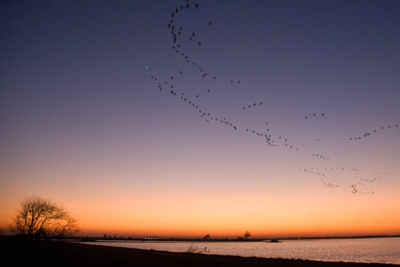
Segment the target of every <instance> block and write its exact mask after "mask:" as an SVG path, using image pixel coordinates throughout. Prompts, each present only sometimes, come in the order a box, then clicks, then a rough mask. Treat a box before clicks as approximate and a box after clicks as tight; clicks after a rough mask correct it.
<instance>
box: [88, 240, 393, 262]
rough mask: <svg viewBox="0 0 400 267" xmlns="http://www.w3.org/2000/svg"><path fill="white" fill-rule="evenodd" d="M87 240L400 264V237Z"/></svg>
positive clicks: (178, 249) (179, 249)
mask: <svg viewBox="0 0 400 267" xmlns="http://www.w3.org/2000/svg"><path fill="white" fill-rule="evenodd" d="M85 244H91V245H101V246H113V247H125V248H137V249H148V250H149V249H153V250H162V251H170V252H187V251H188V249H189V247H191V246H192V247H193V248H194V249H196V251H199V250H203V249H204V248H205V247H207V249H206V250H207V252H206V254H217V255H234V256H242V257H262V258H285V259H307V260H316V261H344V262H363V263H372V262H373V263H391V264H400V238H398V237H395V238H363V239H320V240H287V241H282V242H279V243H268V242H179V241H174V242H164V241H146V242H143V241H98V242H85Z"/></svg>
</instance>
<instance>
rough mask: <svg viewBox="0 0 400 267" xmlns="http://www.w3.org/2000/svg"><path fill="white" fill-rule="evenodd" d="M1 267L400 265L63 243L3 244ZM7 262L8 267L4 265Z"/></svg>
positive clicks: (322, 266) (18, 242)
mask: <svg viewBox="0 0 400 267" xmlns="http://www.w3.org/2000/svg"><path fill="white" fill-rule="evenodd" d="M0 251H1V254H3V255H2V256H1V257H0V264H1V266H24V265H28V264H29V265H36V266H41V267H42V266H74V267H76V266H99V267H102V266H113V267H119V266H174V267H180V266H193V267H197V266H214V267H228V266H273V267H274V266H283V267H286V266H295V267H296V266H299V267H300V266H302V267H304V266H315V267H336V266H337V267H339V266H359V267H360V266H370V267H372V266H399V265H393V264H380V263H353V262H324V261H312V260H295V259H281V258H277V259H273V258H258V257H240V256H223V255H209V254H197V253H182V252H167V251H156V250H142V249H133V248H119V247H110V246H101V245H89V244H84V243H72V242H63V241H36V242H27V241H18V240H13V239H10V238H7V239H2V240H1V241H0ZM4 263H5V264H4Z"/></svg>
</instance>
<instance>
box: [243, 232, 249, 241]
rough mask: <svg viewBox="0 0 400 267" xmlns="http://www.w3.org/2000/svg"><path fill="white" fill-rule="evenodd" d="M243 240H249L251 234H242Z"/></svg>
mask: <svg viewBox="0 0 400 267" xmlns="http://www.w3.org/2000/svg"><path fill="white" fill-rule="evenodd" d="M243 237H244V239H246V240H247V239H249V237H251V233H250V232H249V231H246V232H244V236H243Z"/></svg>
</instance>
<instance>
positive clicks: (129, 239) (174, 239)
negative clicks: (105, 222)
mask: <svg viewBox="0 0 400 267" xmlns="http://www.w3.org/2000/svg"><path fill="white" fill-rule="evenodd" d="M393 237H400V235H374V236H338V237H335V236H326V237H282V238H250V239H247V240H245V239H234V238H228V239H225V238H210V239H204V238H164V237H160V238H156V239H145V238H129V237H128V238H127V237H123V238H121V237H117V238H103V237H96V236H86V237H83V236H80V237H75V238H72V239H71V240H80V241H81V242H85V241H88V242H95V241H144V242H154V241H168V242H170V241H178V242H268V241H271V240H277V241H293V240H303V241H307V240H330V239H367V238H393Z"/></svg>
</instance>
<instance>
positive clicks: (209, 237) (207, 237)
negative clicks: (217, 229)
mask: <svg viewBox="0 0 400 267" xmlns="http://www.w3.org/2000/svg"><path fill="white" fill-rule="evenodd" d="M203 239H211V236H210V234H206V235H205V236H204V237H203Z"/></svg>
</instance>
